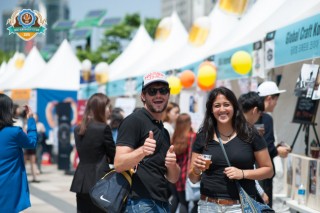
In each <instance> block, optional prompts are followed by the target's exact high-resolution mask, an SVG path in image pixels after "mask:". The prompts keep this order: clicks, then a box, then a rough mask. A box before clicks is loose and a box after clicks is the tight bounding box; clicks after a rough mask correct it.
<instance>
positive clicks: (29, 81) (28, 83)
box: [6, 46, 46, 89]
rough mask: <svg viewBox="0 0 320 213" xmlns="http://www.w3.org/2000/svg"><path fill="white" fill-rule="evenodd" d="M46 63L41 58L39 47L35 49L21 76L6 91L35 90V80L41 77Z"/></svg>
mask: <svg viewBox="0 0 320 213" xmlns="http://www.w3.org/2000/svg"><path fill="white" fill-rule="evenodd" d="M45 65H46V63H45V61H44V60H43V58H42V57H41V55H40V53H39V51H38V49H37V47H35V46H34V47H33V48H32V49H31V51H30V53H29V55H28V56H27V58H26V61H25V64H24V66H23V67H22V69H21V70H19V71H18V72H19V74H18V75H16V76H15V77H14V79H12V81H10V83H9V84H7V86H6V89H34V88H35V85H34V78H35V77H37V76H38V75H41V72H42V71H43V69H44V67H45Z"/></svg>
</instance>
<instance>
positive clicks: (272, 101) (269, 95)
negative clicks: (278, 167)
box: [257, 81, 290, 207]
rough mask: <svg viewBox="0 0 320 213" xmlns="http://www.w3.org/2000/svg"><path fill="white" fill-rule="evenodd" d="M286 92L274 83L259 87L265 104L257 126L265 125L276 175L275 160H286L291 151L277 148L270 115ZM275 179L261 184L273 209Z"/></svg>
mask: <svg viewBox="0 0 320 213" xmlns="http://www.w3.org/2000/svg"><path fill="white" fill-rule="evenodd" d="M285 91H286V90H279V88H278V86H277V85H276V83H275V82H273V81H265V82H263V83H262V84H260V85H259V87H258V93H259V96H260V97H261V98H262V99H263V102H264V110H265V111H264V112H263V113H262V114H261V116H260V118H259V120H258V122H257V124H263V125H264V135H263V137H264V139H265V140H266V142H267V145H268V151H269V154H270V157H271V159H272V163H273V168H274V174H275V173H276V171H275V167H274V162H273V159H274V158H275V157H276V156H279V157H282V158H285V157H287V156H288V153H289V152H290V149H288V148H287V147H284V146H275V136H274V130H273V118H272V116H271V115H270V114H271V113H272V112H273V110H274V108H275V107H276V105H277V101H278V98H279V96H280V93H283V92H285ZM272 181H273V177H272V178H270V179H265V180H262V181H261V182H260V184H261V186H262V188H263V189H264V191H265V192H266V193H267V195H268V196H269V206H270V207H272V188H273V184H272Z"/></svg>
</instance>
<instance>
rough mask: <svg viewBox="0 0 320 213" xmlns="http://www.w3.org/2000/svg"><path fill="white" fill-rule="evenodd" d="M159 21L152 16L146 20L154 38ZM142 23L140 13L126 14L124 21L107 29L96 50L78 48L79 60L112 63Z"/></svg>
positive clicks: (146, 26)
mask: <svg viewBox="0 0 320 213" xmlns="http://www.w3.org/2000/svg"><path fill="white" fill-rule="evenodd" d="M159 22H160V20H159V19H151V18H146V19H145V21H144V25H145V28H146V30H147V31H148V33H149V35H150V36H151V37H152V38H154V35H155V31H156V28H157V26H158V24H159ZM140 24H141V18H140V15H139V14H138V13H134V14H128V15H126V16H125V18H124V19H123V20H122V22H120V23H119V24H117V25H113V26H112V27H110V28H108V29H107V30H106V31H105V33H104V35H105V37H104V39H103V41H102V44H101V46H100V47H99V48H98V49H97V50H96V51H95V52H92V51H90V50H78V51H77V56H78V58H79V60H80V61H83V60H84V59H89V60H90V61H91V62H92V64H97V63H99V62H102V61H105V62H107V63H108V64H111V63H112V62H113V61H114V60H115V59H116V58H117V57H118V56H119V55H120V54H121V53H122V52H123V44H128V43H129V42H130V41H131V40H132V37H133V36H134V33H135V32H136V31H137V29H138V27H139V26H140Z"/></svg>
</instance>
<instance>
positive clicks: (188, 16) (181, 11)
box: [161, 0, 216, 30]
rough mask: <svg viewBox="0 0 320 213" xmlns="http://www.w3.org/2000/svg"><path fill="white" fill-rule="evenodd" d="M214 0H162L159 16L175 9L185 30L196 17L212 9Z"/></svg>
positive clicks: (164, 15) (204, 14)
mask: <svg viewBox="0 0 320 213" xmlns="http://www.w3.org/2000/svg"><path fill="white" fill-rule="evenodd" d="M215 2H216V1H215V0H174V1H173V0H162V2H161V16H162V17H167V16H170V15H171V14H172V12H173V11H176V12H177V13H178V15H179V18H180V20H181V22H182V23H183V25H184V26H185V28H186V29H187V30H189V29H190V27H191V26H192V23H193V22H194V20H196V18H198V17H201V16H207V15H209V13H210V12H211V10H212V9H213V6H214V4H215Z"/></svg>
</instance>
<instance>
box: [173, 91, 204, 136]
mask: <svg viewBox="0 0 320 213" xmlns="http://www.w3.org/2000/svg"><path fill="white" fill-rule="evenodd" d="M205 101H206V93H205V92H202V91H197V92H194V91H188V90H185V91H181V93H180V100H179V106H180V111H181V112H184V113H188V114H189V115H190V117H191V121H192V128H193V130H194V131H198V129H199V127H200V125H201V123H202V120H203V117H204V113H205Z"/></svg>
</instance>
